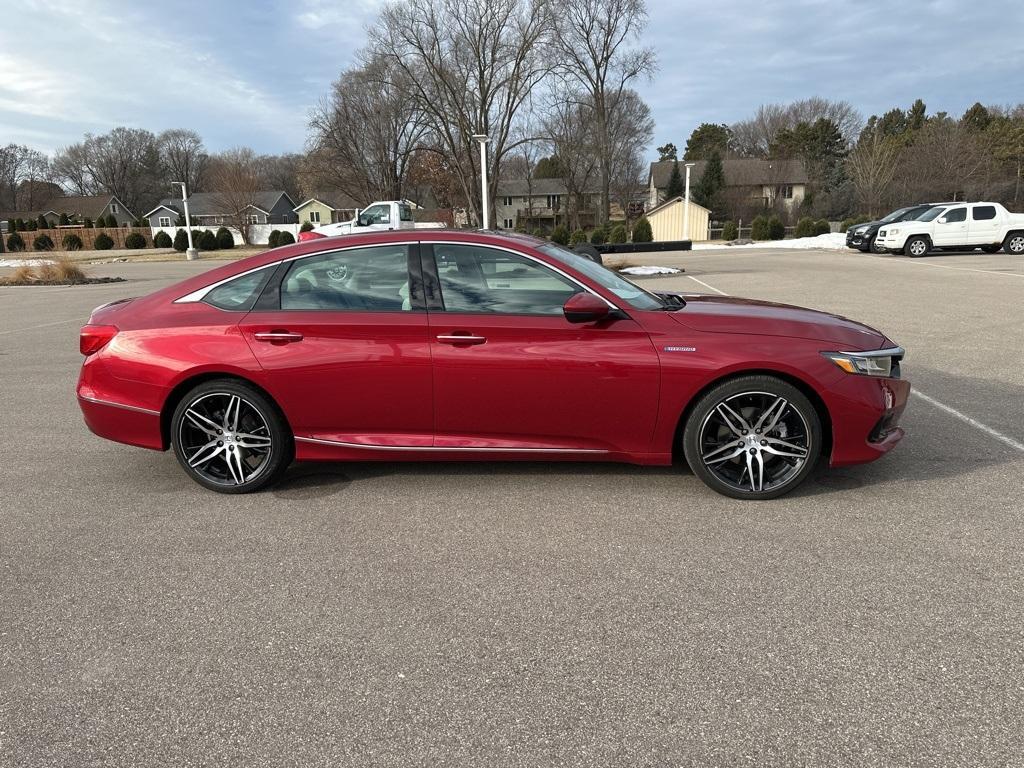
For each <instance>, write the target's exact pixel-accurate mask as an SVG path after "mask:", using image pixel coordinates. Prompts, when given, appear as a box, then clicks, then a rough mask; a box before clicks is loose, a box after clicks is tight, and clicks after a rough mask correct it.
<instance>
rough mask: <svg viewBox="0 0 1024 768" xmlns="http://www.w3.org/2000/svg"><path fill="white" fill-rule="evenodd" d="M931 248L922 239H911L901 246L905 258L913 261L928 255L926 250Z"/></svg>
mask: <svg viewBox="0 0 1024 768" xmlns="http://www.w3.org/2000/svg"><path fill="white" fill-rule="evenodd" d="M930 247H931V246H930V245H929V243H928V241H927V240H926V239H925V238H923V237H912V238H910V239H909V240H908V241H907V244H906V245H905V246H903V250H904V251H905V252H906V254H907V256H910V257H911V258H914V259H919V258H921V257H922V256H924V255H926V254H927V253H928V249H929V248H930Z"/></svg>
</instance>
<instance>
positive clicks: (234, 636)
mask: <svg viewBox="0 0 1024 768" xmlns="http://www.w3.org/2000/svg"><path fill="white" fill-rule="evenodd" d="M633 260H634V261H635V260H636V257H634V259H633ZM642 263H646V264H659V263H664V264H678V265H680V266H684V267H685V268H686V273H685V274H683V275H678V276H672V277H664V278H651V279H648V281H647V282H646V283H645V284H646V285H652V286H655V287H658V288H661V287H664V288H666V289H681V290H684V291H700V292H708V291H711V292H716V291H717V292H723V293H728V294H735V295H744V296H751V297H757V298H766V299H771V300H777V301H785V302H791V303H796V304H802V305H806V306H811V307H815V308H820V309H825V310H829V311H832V312H837V313H839V314H843V315H847V316H850V317H853V318H856V319H858V320H862V321H864V322H867V323H869V324H871V325H875V326H877V327H878V328H880V329H881V330H883V331H884V332H886V333H887V334H888V335H889V336H890V337H891V338H893V339H894V340H895V341H897V342H898V343H900V344H902V345H903V346H905V347H906V348H907V349H908V357H907V360H906V362H905V365H904V373H905V375H906V376H907V378H909V379H911V380H912V382H913V384H914V387H915V392H916V393H920V394H917V395H915V396H914V397H913V398H912V400H911V403H910V405H909V407H908V410H907V413H906V416H905V418H904V426H905V427H906V428H907V431H908V436H907V438H906V440H905V441H904V443H903V444H902V445H901V446H899V448H897V450H896V451H895V452H893V453H892V454H891V455H889V456H888V457H886V458H884V459H883V460H881V461H879V462H877V463H875V464H872V465H867V466H863V467H853V468H844V469H841V470H836V471H829V470H825V469H822V470H820V471H818V473H817V474H816V476H815V477H814V478H813V479H812V480H811V481H810V482H809V483H808V484H807V485H805V486H804V487H803V488H801V489H800V490H799V491H798V492H797V493H795V494H794V495H792V496H789V497H786V498H783V499H780V500H776V501H771V502H762V503H749V502H748V503H744V502H738V501H733V500H730V499H726V498H724V497H721V496H717V495H715V494H714V493H712V492H711V491H709V490H707V489H706V488H705V487H704V486H703V485H702V484H701V483H700V482H699V481H698V480H697V479H696V478H694V477H693V476H692V475H691V474H690V473H689V472H688V471H686V470H685V469H684V468H682V467H676V468H670V469H663V468H639V467H630V466H614V465H601V464H512V465H499V464H466V465H458V464H447V463H445V464H416V465H388V464H349V465H344V464H337V465H323V466H320V465H315V466H314V465H307V466H296V467H293V469H292V470H291V472H290V474H289V476H288V477H287V479H286V481H285V482H284V483H283V484H282V485H281V486H280V487H278V488H277V489H275V490H273V491H270V492H266V493H261V494H257V495H251V496H245V497H222V496H218V495H215V494H211V493H208V492H206V491H204V490H202V489H201V488H199V487H198V486H196V485H194V484H193V483H192V482H191V481H189V480H188V479H187V478H186V477H185V475H184V474H183V473H182V472H181V471H180V470H179V468H178V466H177V464H176V462H175V460H174V458H173V456H171V455H170V454H158V453H152V452H148V451H143V450H139V449H134V448H129V447H125V446H119V445H115V444H113V443H108V442H105V441H103V440H100V439H99V438H95V437H93V436H92V435H91V434H90V433H89V432H88V431H87V430H86V428H85V426H84V424H83V423H82V419H81V417H80V415H79V412H78V408H77V405H76V404H75V399H74V382H75V379H76V376H77V371H78V364H79V360H80V357H79V354H78V350H77V332H78V327H79V325H80V324H81V323H83V322H84V321H85V319H86V317H87V315H88V312H89V310H90V309H91V308H92V307H94V306H96V305H98V304H100V303H103V302H105V301H109V300H111V299H114V298H118V297H120V296H125V295H137V294H139V293H142V292H147V291H150V290H154V289H156V288H157V287H160V286H162V285H165V284H167V283H168V282H169V281H172V280H175V279H180V278H181V277H184V276H186V275H188V274H193V273H195V272H196V271H198V270H202V269H206V268H209V267H210V266H213V264H211V263H207V262H195V263H150V264H109V265H103V266H98V267H93V268H90V270H91V272H92V273H93V274H108V275H122V276H124V277H126V278H128V279H129V282H128V283H122V284H112V285H96V286H84V287H75V288H0V445H2V448H3V450H2V454H0V455H2V459H3V460H2V464H0V488H2V495H0V766H200V765H209V766H215V765H216V766H223V765H233V766H234V765H239V766H241V765H246V766H248V765H259V766H309V765H337V766H436V765H452V766H463V765H465V766H469V765H473V766H483V765H487V766H499V765H500V766H504V765H511V766H540V765H564V766H576V765H578V766H596V765H602V766H603V765H614V766H652V767H653V766H690V765H693V766H698V765H701V766H706V765H778V766H793V765H830V766H831V765H844V766H849V765H857V766H860V765H872V766H874V765H877V766H895V765H934V766H952V765H992V766H996V765H998V766H1006V765H1024V737H1022V734H1024V673H1022V669H1024V565H1022V563H1024V560H1022V554H1021V553H1022V552H1024V525H1022V523H1024V487H1022V482H1021V478H1022V477H1024V263H1022V261H1021V260H1020V259H1014V258H1013V257H1010V256H1007V255H1005V254H996V255H983V254H980V253H977V254H973V255H941V256H933V257H931V258H927V259H920V260H910V259H906V258H902V257H889V256H882V257H878V256H869V255H863V254H858V253H853V252H849V253H835V252H818V251H787V250H756V249H744V250H739V249H736V250H732V251H729V250H725V251H710V250H708V251H696V252H693V253H687V254H668V255H658V256H651V257H645V258H643V259H642ZM922 395H923V397H922Z"/></svg>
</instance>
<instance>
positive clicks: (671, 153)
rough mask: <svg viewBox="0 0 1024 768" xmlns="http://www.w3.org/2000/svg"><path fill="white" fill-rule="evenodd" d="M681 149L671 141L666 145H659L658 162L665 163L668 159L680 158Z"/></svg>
mask: <svg viewBox="0 0 1024 768" xmlns="http://www.w3.org/2000/svg"><path fill="white" fill-rule="evenodd" d="M678 159H679V150H678V149H676V145H675V144H673V143H672V142H671V141H670V142H669V143H668V144H665V145H664V146H661V147H658V162H659V163H664V162H665V161H667V160H678Z"/></svg>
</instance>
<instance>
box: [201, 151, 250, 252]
mask: <svg viewBox="0 0 1024 768" xmlns="http://www.w3.org/2000/svg"><path fill="white" fill-rule="evenodd" d="M209 173H210V188H211V189H212V191H213V192H215V193H216V198H215V199H216V201H217V206H218V207H219V208H220V209H221V210H222V211H224V212H225V214H226V215H227V218H228V221H229V223H230V224H231V225H232V226H234V227H235V229H237V230H238V231H239V233H241V235H242V241H243V242H244V243H246V244H247V245H248V244H249V243H250V242H252V240H251V238H250V236H249V235H250V229H251V227H252V222H251V221H250V219H249V216H250V214H251V213H252V211H251V210H250V207H251V206H252V205H253V203H254V202H255V200H256V193H257V192H259V189H260V181H259V168H258V166H257V158H256V155H255V153H254V152H253V151H252V150H251V149H249V148H248V147H236V148H235V149H230V150H228V151H227V152H222V153H221V154H219V155H217V156H215V157H214V158H212V160H211V163H210V171H209Z"/></svg>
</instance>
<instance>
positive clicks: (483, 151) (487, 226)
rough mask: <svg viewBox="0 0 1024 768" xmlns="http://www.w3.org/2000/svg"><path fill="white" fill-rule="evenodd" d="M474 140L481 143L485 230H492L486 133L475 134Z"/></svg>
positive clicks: (481, 188) (481, 199)
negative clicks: (488, 193) (488, 195)
mask: <svg viewBox="0 0 1024 768" xmlns="http://www.w3.org/2000/svg"><path fill="white" fill-rule="evenodd" d="M473 138H474V139H476V140H477V141H478V142H480V201H481V203H482V204H483V214H484V227H483V228H484V229H490V228H491V212H490V210H489V205H488V200H487V186H488V185H487V142H488V141H490V139H488V138H487V134H485V133H475V134H473Z"/></svg>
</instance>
